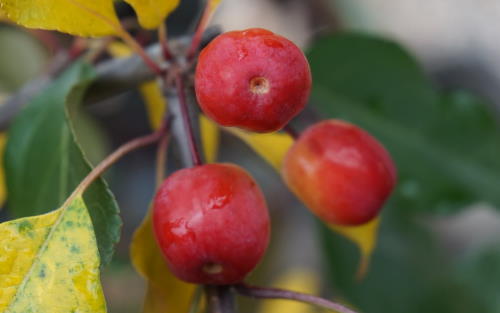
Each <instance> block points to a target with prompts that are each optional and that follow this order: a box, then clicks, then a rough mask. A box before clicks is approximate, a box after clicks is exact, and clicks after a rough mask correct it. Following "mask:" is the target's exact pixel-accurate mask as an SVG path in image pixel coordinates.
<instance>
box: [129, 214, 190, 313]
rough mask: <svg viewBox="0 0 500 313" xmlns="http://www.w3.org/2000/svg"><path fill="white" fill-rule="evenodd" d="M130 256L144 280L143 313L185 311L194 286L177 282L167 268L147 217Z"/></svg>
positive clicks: (131, 248) (133, 241)
mask: <svg viewBox="0 0 500 313" xmlns="http://www.w3.org/2000/svg"><path fill="white" fill-rule="evenodd" d="M130 255H131V259H132V263H133V264H134V267H135V269H136V270H137V272H139V273H140V274H141V275H142V276H143V277H144V278H145V279H147V280H148V290H147V294H146V300H145V304H144V309H143V312H144V313H164V312H187V311H188V309H189V304H190V303H189V302H190V299H191V296H192V294H193V292H194V288H195V285H192V284H187V283H185V282H182V281H180V280H179V279H177V278H176V277H175V276H173V274H172V273H171V272H170V270H169V269H168V267H167V264H166V262H165V260H164V259H163V256H162V254H161V251H160V248H159V247H158V245H157V243H156V240H155V238H154V235H153V227H152V223H151V216H150V215H149V214H148V216H147V217H146V218H145V219H144V221H143V222H142V224H141V226H139V228H138V229H137V230H136V232H135V234H134V237H133V239H132V244H131V247H130Z"/></svg>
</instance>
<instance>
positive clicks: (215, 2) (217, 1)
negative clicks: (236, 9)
mask: <svg viewBox="0 0 500 313" xmlns="http://www.w3.org/2000/svg"><path fill="white" fill-rule="evenodd" d="M208 1H210V10H212V11H215V9H217V7H218V6H219V4H220V3H221V1H222V0H208Z"/></svg>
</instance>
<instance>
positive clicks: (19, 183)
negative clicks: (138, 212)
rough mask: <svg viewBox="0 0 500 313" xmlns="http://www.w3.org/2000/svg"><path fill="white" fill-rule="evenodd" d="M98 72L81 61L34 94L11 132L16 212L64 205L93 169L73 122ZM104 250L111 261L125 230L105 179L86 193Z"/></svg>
mask: <svg viewBox="0 0 500 313" xmlns="http://www.w3.org/2000/svg"><path fill="white" fill-rule="evenodd" d="M94 76H95V74H94V71H93V70H92V68H91V67H90V66H88V65H86V64H84V63H77V64H75V65H74V66H73V67H71V68H70V69H69V70H68V71H67V72H66V73H64V74H63V75H62V76H61V77H60V78H59V79H57V80H56V81H55V82H54V83H53V84H52V85H51V86H49V87H48V88H47V89H46V90H44V91H43V92H42V93H41V94H40V95H38V96H37V97H35V98H34V100H32V101H31V102H30V103H29V104H28V105H27V106H26V108H25V109H24V110H23V112H22V113H21V114H20V115H19V116H18V117H17V118H16V120H15V121H14V124H13V125H12V127H11V129H10V130H9V133H8V142H7V148H6V153H5V174H6V181H7V191H8V200H7V201H8V207H9V209H10V211H11V212H12V214H13V215H14V216H15V217H25V216H31V215H36V214H41V213H46V212H49V211H50V210H52V209H53V208H55V207H59V206H60V205H62V203H63V202H64V200H65V199H66V198H67V197H68V196H69V195H70V193H71V192H72V191H73V190H74V189H75V187H76V186H77V185H78V183H79V182H80V181H81V180H82V179H83V178H84V177H85V176H86V175H87V174H88V173H89V172H90V165H89V163H88V162H87V161H86V158H85V156H84V154H83V152H82V151H81V149H80V147H79V145H78V143H77V140H76V139H77V138H76V137H75V132H74V131H73V127H72V124H71V119H68V117H71V118H72V119H77V118H79V116H78V114H81V110H77V108H78V107H77V106H78V105H79V104H80V101H81V99H82V96H83V94H84V92H85V90H86V88H87V86H88V85H89V84H90V83H91V82H92V79H93V78H94ZM83 199H84V201H85V205H86V206H87V207H88V209H89V213H90V217H91V219H92V223H93V225H94V229H95V232H96V236H97V243H98V247H99V254H100V256H101V263H102V264H103V265H106V264H107V263H109V261H110V260H111V257H112V254H113V250H114V244H115V243H116V242H118V239H119V236H120V227H121V221H120V218H119V216H118V213H119V210H118V206H117V204H116V201H115V199H114V196H113V195H112V194H111V192H110V191H109V189H108V187H107V185H106V183H105V182H104V180H103V179H98V180H97V181H96V182H94V183H93V184H92V185H91V186H90V188H89V189H88V190H87V191H86V192H85V193H84V195H83Z"/></svg>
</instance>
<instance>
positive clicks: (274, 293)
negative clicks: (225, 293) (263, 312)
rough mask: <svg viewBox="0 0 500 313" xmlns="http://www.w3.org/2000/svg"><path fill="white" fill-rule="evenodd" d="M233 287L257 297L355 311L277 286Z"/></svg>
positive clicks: (240, 285)
mask: <svg viewBox="0 0 500 313" xmlns="http://www.w3.org/2000/svg"><path fill="white" fill-rule="evenodd" d="M234 288H235V290H236V291H237V292H238V293H239V294H241V295H243V296H247V297H252V298H259V299H287V300H294V301H299V302H304V303H309V304H313V305H316V306H319V307H322V308H325V309H329V310H333V311H336V312H338V313H357V312H355V311H353V310H351V309H349V308H347V307H346V306H343V305H342V304H339V303H335V302H332V301H330V300H326V299H323V298H320V297H316V296H313V295H308V294H304V293H299V292H295V291H290V290H284V289H277V288H263V287H255V286H250V285H247V284H243V283H242V284H238V285H235V286H234Z"/></svg>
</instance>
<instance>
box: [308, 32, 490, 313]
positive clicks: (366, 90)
mask: <svg viewBox="0 0 500 313" xmlns="http://www.w3.org/2000/svg"><path fill="white" fill-rule="evenodd" d="M308 56H309V60H310V63H311V68H312V72H313V79H314V90H313V102H314V104H316V105H317V107H318V108H319V109H320V110H321V111H322V112H323V113H324V114H325V115H326V116H327V117H329V118H342V119H346V120H349V121H352V122H354V123H356V124H358V125H360V126H362V127H363V128H365V129H367V130H368V131H370V132H371V133H372V134H374V135H375V136H376V137H377V138H378V139H379V140H380V141H381V142H382V143H383V144H384V145H386V147H387V148H388V149H389V151H390V152H391V154H392V155H393V157H394V159H395V161H396V163H397V166H398V171H399V184H398V187H397V190H396V192H395V193H394V195H393V197H392V199H391V201H390V202H389V204H388V205H386V207H385V208H384V210H383V213H382V219H381V220H382V223H381V226H380V237H379V240H378V246H377V248H376V249H375V253H374V255H373V257H372V264H371V267H370V271H369V272H368V273H367V276H366V278H365V279H364V280H363V281H361V282H356V281H354V280H353V277H354V275H355V271H356V266H357V260H358V258H359V255H358V252H357V251H356V248H355V247H354V246H353V245H352V244H350V243H349V242H348V241H346V239H345V238H342V237H340V236H339V235H337V234H334V233H332V232H331V231H329V229H327V228H326V227H324V226H321V238H322V239H323V245H324V252H325V257H326V264H327V265H328V269H329V271H330V275H331V276H330V281H331V282H332V284H333V285H334V286H335V287H336V289H335V290H336V293H338V294H339V296H343V297H344V298H345V300H346V301H347V302H349V303H352V304H353V305H354V306H356V307H358V308H359V310H360V311H362V312H370V313H392V312H394V313H400V312H405V313H420V312H439V313H462V312H463V313H466V312H485V313H486V312H487V313H495V312H497V311H498V310H497V309H496V308H493V306H490V305H489V304H485V302H486V301H488V300H487V297H483V296H481V292H482V291H480V290H482V289H481V287H480V286H481V284H480V281H481V279H480V278H476V279H473V276H474V275H476V274H478V275H479V274H480V273H479V272H481V271H479V268H477V267H476V265H477V264H483V263H481V262H475V263H474V264H472V265H471V263H468V264H469V265H468V266H470V267H469V268H468V269H469V270H468V271H467V272H468V273H472V274H468V275H465V274H463V273H464V271H465V269H466V268H467V266H465V265H462V266H461V267H460V266H459V265H461V264H462V263H463V260H460V259H458V258H449V257H447V256H446V255H445V252H446V251H443V250H444V249H443V247H441V246H439V245H438V244H437V242H436V240H435V238H433V237H432V234H431V233H430V232H429V230H428V229H426V228H425V227H424V226H423V225H424V222H425V220H422V215H424V214H421V213H425V216H428V215H430V214H439V213H442V212H447V213H450V212H457V211H458V210H459V209H462V208H463V207H464V206H465V205H466V204H470V203H473V202H477V201H487V202H490V203H492V204H494V205H496V206H497V207H500V193H499V192H498V186H500V159H499V158H498V155H500V132H499V129H498V126H497V123H496V122H495V120H494V116H493V114H492V113H491V112H490V111H489V107H488V106H487V105H486V104H485V103H484V102H483V101H481V100H479V99H478V98H477V97H474V96H472V95H470V94H467V93H464V92H453V93H439V92H438V91H437V90H436V89H435V88H434V87H433V86H432V85H431V83H430V82H429V80H428V79H427V78H426V77H425V75H424V74H423V72H422V70H420V68H419V66H418V64H417V62H416V61H415V59H414V58H413V57H412V56H410V55H409V54H408V53H407V52H405V51H404V50H403V49H402V48H400V47H399V46H398V45H396V44H395V43H392V42H389V41H386V40H382V39H377V38H374V37H370V36H366V35H357V34H341V35H336V36H331V37H328V38H324V39H322V40H320V41H319V42H318V43H317V44H316V45H314V46H313V47H312V49H311V51H310V52H309V54H308ZM417 216H418V217H417ZM479 227H480V226H479ZM492 262H493V261H491V259H490V263H489V264H490V268H491V270H490V271H488V273H491V274H492V275H496V271H497V270H495V269H493V268H492V267H491V263H492ZM457 267H458V268H459V269H458V270H457ZM481 274H484V273H482V272H481ZM495 277H496V276H495ZM493 281H494V279H493V278H492V280H491V282H493ZM493 293H494V292H488V294H489V295H490V296H491V294H493Z"/></svg>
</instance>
